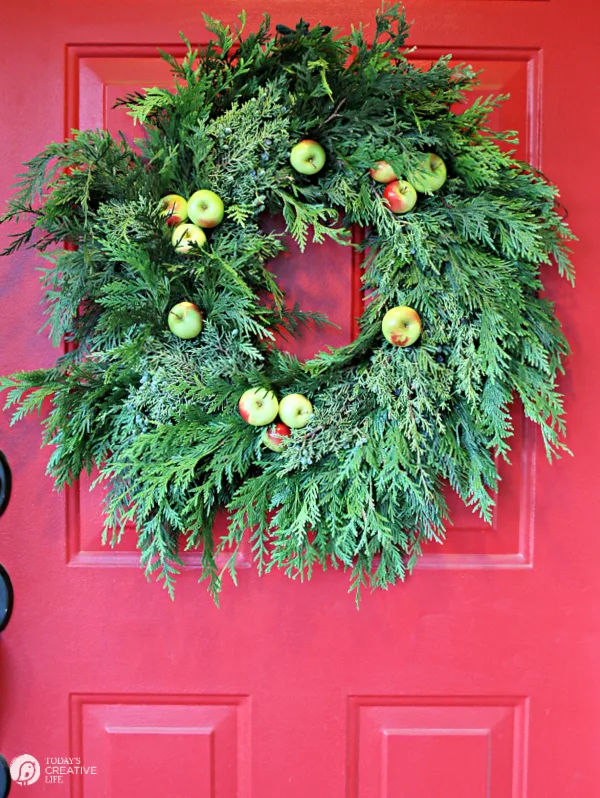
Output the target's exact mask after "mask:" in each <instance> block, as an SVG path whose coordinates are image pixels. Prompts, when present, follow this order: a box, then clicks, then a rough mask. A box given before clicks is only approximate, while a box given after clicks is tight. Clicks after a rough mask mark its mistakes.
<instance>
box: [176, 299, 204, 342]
mask: <svg viewBox="0 0 600 798" xmlns="http://www.w3.org/2000/svg"><path fill="white" fill-rule="evenodd" d="M168 322H169V329H170V330H171V332H172V333H173V334H174V335H176V336H177V337H178V338H195V337H196V336H197V335H199V334H200V333H201V332H202V311H201V310H200V308H199V307H197V306H196V305H194V303H193V302H180V303H179V304H178V305H175V306H174V307H172V308H171V310H170V311H169V318H168Z"/></svg>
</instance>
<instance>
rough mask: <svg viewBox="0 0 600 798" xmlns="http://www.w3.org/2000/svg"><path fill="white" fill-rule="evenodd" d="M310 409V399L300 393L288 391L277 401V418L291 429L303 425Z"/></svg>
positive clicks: (310, 413) (307, 418)
mask: <svg viewBox="0 0 600 798" xmlns="http://www.w3.org/2000/svg"><path fill="white" fill-rule="evenodd" d="M312 411H313V406H312V404H311V403H310V399H307V398H306V396H304V395H303V394H301V393H290V394H288V395H287V396H284V397H283V399H282V400H281V402H279V418H280V419H281V420H282V421H283V423H284V424H287V425H288V427H291V428H292V429H300V428H301V427H305V426H306V425H307V424H308V421H309V419H310V417H311V415H312Z"/></svg>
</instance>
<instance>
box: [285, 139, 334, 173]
mask: <svg viewBox="0 0 600 798" xmlns="http://www.w3.org/2000/svg"><path fill="white" fill-rule="evenodd" d="M290 163H291V164H292V166H293V167H294V169H295V170H296V171H297V172H300V174H301V175H315V174H316V173H317V172H320V171H321V169H322V168H323V167H324V166H325V150H324V149H323V147H321V145H320V144H319V142H318V141H313V140H312V139H304V140H303V141H299V142H298V144H296V145H295V146H294V147H292V151H291V152H290Z"/></svg>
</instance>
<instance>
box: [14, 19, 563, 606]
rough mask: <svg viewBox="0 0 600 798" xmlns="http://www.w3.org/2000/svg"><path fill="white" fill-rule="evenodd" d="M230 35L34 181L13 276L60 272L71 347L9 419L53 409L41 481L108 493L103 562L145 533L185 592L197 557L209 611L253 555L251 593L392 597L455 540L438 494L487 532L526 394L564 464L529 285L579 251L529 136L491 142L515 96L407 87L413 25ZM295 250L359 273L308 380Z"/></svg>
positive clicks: (441, 75) (553, 359)
mask: <svg viewBox="0 0 600 798" xmlns="http://www.w3.org/2000/svg"><path fill="white" fill-rule="evenodd" d="M239 20H240V24H239V25H237V26H235V27H234V28H230V27H228V26H226V25H223V24H221V23H220V22H218V21H215V20H213V19H211V18H209V17H205V22H206V26H207V28H208V30H209V31H210V32H211V34H212V39H211V42H210V43H209V44H208V46H206V47H204V48H202V49H195V48H194V47H192V45H191V44H190V43H189V41H188V40H187V39H185V37H183V38H184V41H185V43H186V45H187V54H186V56H185V57H184V58H183V59H180V60H177V59H176V58H174V57H173V56H171V55H169V54H167V53H162V57H163V58H164V59H166V61H167V62H168V63H169V65H170V67H171V69H172V72H173V75H174V86H173V87H172V88H171V89H164V88H156V87H155V88H150V89H148V90H146V91H144V92H141V93H135V94H130V95H128V96H127V97H125V98H124V99H123V100H121V101H119V104H121V105H124V106H125V107H126V108H127V110H128V113H129V114H130V115H131V116H132V117H133V119H134V120H135V122H136V123H138V124H139V125H140V126H141V129H142V131H143V136H142V137H141V138H140V139H139V140H136V141H135V142H130V141H128V140H126V138H125V137H124V136H123V135H121V136H120V137H119V138H118V139H117V138H113V137H111V136H110V135H109V134H108V133H107V132H106V131H103V130H85V131H74V132H73V135H72V137H71V138H70V139H68V140H66V141H64V142H61V143H52V144H50V145H49V146H48V147H46V149H45V150H44V151H43V152H42V153H41V154H40V155H38V156H37V157H35V158H33V159H32V160H30V161H29V162H27V164H26V171H25V172H24V173H23V174H22V175H20V179H19V182H18V184H17V186H16V190H15V193H14V196H13V198H12V199H11V200H10V202H9V207H8V211H7V213H6V214H5V216H4V217H3V221H5V222H6V221H10V220H16V221H19V220H20V219H21V218H27V219H28V220H29V226H28V227H26V229H22V228H17V229H16V231H15V230H13V240H12V242H10V243H9V245H8V247H7V248H6V250H5V254H9V253H11V252H13V251H15V250H16V249H18V248H19V247H23V246H27V247H32V248H34V249H36V250H38V251H39V252H41V253H43V256H44V258H45V260H46V264H47V265H46V266H45V268H44V269H43V274H42V280H43V284H44V287H45V291H44V295H45V305H46V311H47V313H48V326H49V330H50V334H51V338H52V341H53V342H54V344H55V345H59V344H60V343H61V342H62V341H63V340H64V341H66V342H67V346H66V348H65V349H64V350H63V351H64V353H63V354H62V355H61V356H60V357H58V359H57V361H56V363H55V364H54V365H53V366H52V367H50V368H45V369H39V370H35V371H30V372H23V373H18V374H14V375H12V376H9V377H5V378H3V379H2V382H1V384H0V387H1V388H2V389H3V390H7V391H8V395H7V406H13V405H16V412H15V418H17V419H18V418H21V417H22V416H23V415H25V414H27V413H29V412H30V411H33V410H40V409H41V407H42V404H43V403H44V400H45V399H46V398H48V399H49V409H48V412H47V413H45V416H44V420H43V425H44V432H43V440H44V443H45V444H47V445H49V446H51V447H52V453H51V456H50V460H49V473H50V474H51V475H52V477H53V478H54V480H55V481H56V483H57V485H58V486H59V487H61V486H64V485H69V484H71V483H72V481H73V480H74V479H76V478H77V477H78V476H79V475H80V473H81V472H84V471H85V472H87V473H92V472H94V471H96V472H97V478H96V479H95V482H94V484H97V483H98V482H102V483H104V484H105V489H106V498H105V513H106V528H105V532H104V539H105V541H108V542H110V543H111V544H115V543H117V542H118V541H119V540H120V538H121V536H122V534H123V530H124V528H125V526H126V525H127V524H134V525H135V527H136V528H137V530H138V545H139V549H140V550H141V561H142V564H143V566H144V568H145V570H146V572H147V573H148V574H152V573H156V574H157V576H158V578H159V579H160V580H163V582H164V584H165V585H166V587H167V588H168V589H169V591H170V592H172V590H173V586H174V581H175V577H176V575H177V573H178V572H179V571H180V566H181V565H182V560H181V556H180V552H181V551H182V550H190V549H193V550H198V551H199V552H200V553H201V561H202V578H203V579H207V580H208V584H209V588H210V591H211V592H212V593H213V595H215V597H216V596H217V594H218V592H219V590H220V588H221V584H222V578H223V574H224V573H226V572H227V570H229V571H230V572H231V575H232V577H233V579H234V580H235V565H236V556H235V555H236V552H237V550H238V548H239V546H240V544H241V541H242V539H243V537H244V535H246V534H247V535H249V537H250V544H251V548H252V551H253V555H254V557H255V560H256V564H257V566H258V568H259V570H260V571H261V572H262V571H269V570H270V569H272V568H273V567H274V566H278V567H281V568H283V569H284V570H285V572H286V574H288V575H289V576H291V577H301V578H304V577H309V576H310V575H311V572H312V570H313V568H314V566H315V565H316V564H320V565H321V566H323V567H325V566H327V565H333V566H336V567H339V566H342V567H344V568H346V569H348V570H349V571H350V574H351V589H352V590H354V591H356V592H357V594H358V593H360V590H361V588H362V587H363V586H365V585H367V586H369V587H371V588H377V587H383V588H386V587H388V586H389V585H390V584H393V583H395V582H397V581H398V580H403V579H404V578H405V576H406V575H407V574H408V573H410V571H411V570H412V568H413V566H414V564H415V562H416V561H417V559H418V557H419V555H421V554H422V551H423V547H424V544H425V543H426V542H427V541H430V540H434V541H438V542H441V541H442V540H443V538H444V535H445V528H446V525H447V522H448V517H447V506H446V501H445V498H444V491H445V490H447V489H448V488H447V486H450V488H451V489H453V490H454V491H456V493H457V494H458V495H459V496H460V497H461V499H462V500H463V501H464V503H465V504H466V505H468V506H469V507H471V508H472V510H473V512H476V513H479V514H480V515H481V516H482V517H483V518H484V519H486V520H487V521H489V520H490V516H491V512H492V508H493V492H494V491H495V489H496V487H497V483H498V470H497V464H498V459H499V458H507V457H508V453H509V442H510V438H511V435H512V433H513V426H512V422H511V403H512V402H513V400H514V399H515V398H519V399H520V401H521V402H522V405H523V407H524V412H525V414H526V416H527V417H528V418H529V419H531V420H533V421H534V422H535V423H536V424H537V425H538V426H539V427H540V429H541V433H542V436H543V440H544V444H545V447H546V452H547V455H548V457H549V458H550V459H552V457H553V456H554V455H559V454H560V452H561V450H565V449H566V446H565V443H564V418H563V404H562V397H561V395H560V394H559V393H558V392H557V390H556V379H557V374H558V372H560V371H561V370H562V363H563V360H564V358H565V356H566V355H567V353H568V351H569V349H568V344H567V341H566V339H565V337H564V335H563V333H562V331H561V328H560V324H559V322H558V321H557V319H556V317H555V313H554V309H553V306H552V303H551V302H550V301H549V300H548V299H547V298H545V297H544V296H543V295H542V293H541V292H542V290H543V286H542V282H541V278H540V266H541V265H542V264H554V265H555V266H556V267H557V268H558V271H559V272H560V274H562V275H564V276H566V277H567V278H568V279H569V280H570V281H572V279H573V272H572V268H571V265H570V261H569V248H568V241H569V239H570V238H572V237H573V236H572V234H571V233H570V231H569V229H568V227H567V225H566V223H565V221H564V215H563V214H562V213H561V210H560V206H559V205H558V204H557V200H556V197H557V195H558V191H557V189H556V188H555V187H554V186H553V185H551V184H550V183H549V182H548V180H547V179H546V178H545V177H544V175H542V174H541V173H539V172H538V171H537V170H536V169H535V168H534V167H532V166H530V165H528V164H526V163H523V162H521V161H519V160H516V158H515V157H514V148H513V150H512V151H511V149H510V148H511V147H514V143H515V141H516V138H515V134H514V133H511V132H507V133H498V132H495V131H492V130H491V129H490V128H489V127H488V119H489V116H490V114H491V113H492V111H493V110H494V109H495V108H496V107H497V106H498V104H499V103H500V102H501V101H502V100H503V99H505V98H503V97H497V98H494V97H488V98H487V99H478V100H476V101H475V102H473V103H472V104H470V105H469V104H468V103H467V97H466V94H465V93H466V92H468V91H470V90H471V89H473V87H474V86H475V85H476V83H477V74H476V73H475V72H474V71H473V69H472V67H470V66H468V65H465V64H459V65H451V62H450V56H445V57H443V58H440V59H439V60H438V61H436V62H435V63H433V64H432V65H431V66H430V67H429V68H427V69H422V68H420V67H419V66H417V65H415V64H413V63H411V61H410V60H409V58H408V55H409V53H410V51H409V50H407V48H406V47H405V42H406V39H407V35H408V32H409V25H408V24H407V22H406V19H405V15H404V11H403V9H402V8H401V7H399V6H398V5H392V6H389V7H387V8H384V9H383V10H382V11H381V12H380V13H379V14H378V15H377V17H376V21H375V27H374V30H373V31H372V37H370V38H367V36H366V33H365V31H364V29H363V27H362V26H360V27H358V28H357V29H352V31H351V33H350V34H348V35H338V33H337V32H336V31H332V30H331V29H330V28H328V27H325V26H322V25H320V24H319V25H316V26H315V27H312V28H310V27H309V25H308V24H307V23H305V22H303V21H300V23H299V24H298V25H297V26H296V28H295V29H290V28H286V27H285V26H277V28H276V31H275V32H274V33H272V32H271V29H270V22H269V18H268V17H267V16H265V17H264V18H263V21H262V23H261V24H260V26H259V28H258V30H257V31H256V32H255V33H250V34H249V35H246V36H244V34H243V30H244V22H245V18H244V15H243V14H242V15H240V17H239ZM456 104H460V105H461V106H462V107H460V109H459V110H460V113H456V112H455V106H456ZM273 214H280V215H282V216H283V219H284V221H285V231H286V233H285V234H278V233H276V232H273V230H269V229H267V227H266V225H265V220H266V219H268V217H269V216H270V215H273ZM353 227H355V228H356V227H359V228H361V229H362V230H363V231H364V236H363V237H362V240H360V241H357V238H358V237H357V236H354V237H353V235H352V229H353ZM286 235H287V236H291V238H292V239H294V240H295V241H296V242H297V243H298V245H299V246H300V248H301V249H304V247H305V246H306V244H307V241H308V239H309V236H312V240H313V241H314V242H317V243H319V242H322V241H324V240H325V239H327V238H330V239H333V240H334V241H335V242H337V243H338V244H339V245H340V246H346V247H352V248H355V249H357V250H358V251H359V252H360V253H362V257H363V259H364V264H363V265H364V268H363V272H362V289H363V292H364V294H363V298H364V303H363V310H362V314H361V316H360V320H359V325H360V332H359V334H358V336H357V337H356V338H355V339H354V340H353V341H352V342H351V343H349V344H348V345H347V346H341V347H339V348H335V349H327V350H326V351H322V352H320V353H319V354H318V355H316V356H315V357H313V358H312V359H310V360H308V361H307V362H299V361H298V360H297V359H296V358H295V357H293V356H291V355H289V354H288V353H286V352H284V351H282V350H281V349H280V348H278V346H277V345H276V344H277V340H278V338H279V337H280V336H296V335H299V334H300V333H301V331H302V328H303V327H305V326H307V325H315V324H316V325H323V324H326V323H327V320H326V318H325V317H324V316H323V315H322V314H319V313H318V312H314V310H313V311H312V312H310V311H308V310H305V309H302V308H300V307H298V306H297V305H294V306H290V305H289V304H286V300H285V296H284V294H283V292H282V290H281V288H280V287H279V285H278V283H277V279H276V275H275V274H274V273H273V272H272V271H271V270H270V268H269V263H270V261H271V260H272V259H273V258H274V257H275V256H277V255H278V254H279V253H281V252H282V251H283V250H284V249H285V246H286V243H285V242H286ZM220 509H225V510H226V512H227V518H228V527H227V531H226V533H225V534H224V535H223V536H222V538H220V539H218V540H215V539H214V538H213V524H214V521H215V517H216V515H217V513H218V512H219V511H220ZM223 553H224V559H225V562H226V565H225V566H224V567H221V565H220V564H219V565H218V562H219V563H222V562H223V556H221V557H219V558H218V560H217V555H218V554H221V555H223Z"/></svg>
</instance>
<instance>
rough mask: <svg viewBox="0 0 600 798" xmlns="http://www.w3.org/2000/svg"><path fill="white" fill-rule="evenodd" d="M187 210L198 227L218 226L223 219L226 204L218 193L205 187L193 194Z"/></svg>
mask: <svg viewBox="0 0 600 798" xmlns="http://www.w3.org/2000/svg"><path fill="white" fill-rule="evenodd" d="M187 212H188V216H189V217H190V221H192V222H193V223H194V224H197V225H198V227H216V226H217V225H218V224H221V222H222V221H223V215H224V213H225V206H224V205H223V200H222V199H221V197H219V195H218V194H215V192H214V191H209V190H208V189H206V188H205V189H202V190H201V191H195V192H194V193H193V194H192V196H191V197H190V198H189V200H188V202H187Z"/></svg>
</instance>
